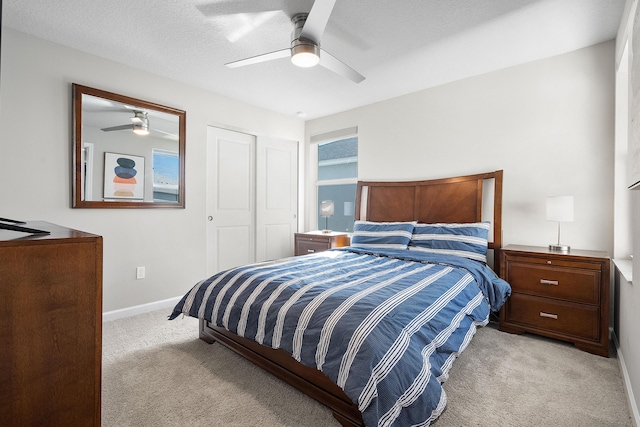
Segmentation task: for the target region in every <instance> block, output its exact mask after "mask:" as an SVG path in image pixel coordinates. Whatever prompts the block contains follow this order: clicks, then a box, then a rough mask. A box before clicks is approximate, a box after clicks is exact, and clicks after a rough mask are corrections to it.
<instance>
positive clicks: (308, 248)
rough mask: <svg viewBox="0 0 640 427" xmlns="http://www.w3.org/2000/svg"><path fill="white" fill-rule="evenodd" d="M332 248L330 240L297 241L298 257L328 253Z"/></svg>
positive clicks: (299, 239) (300, 239) (301, 239)
mask: <svg viewBox="0 0 640 427" xmlns="http://www.w3.org/2000/svg"><path fill="white" fill-rule="evenodd" d="M330 248H331V242H330V240H329V239H317V238H315V239H305V238H298V239H297V240H296V255H306V254H313V253H316V252H322V251H326V250H327V249H330Z"/></svg>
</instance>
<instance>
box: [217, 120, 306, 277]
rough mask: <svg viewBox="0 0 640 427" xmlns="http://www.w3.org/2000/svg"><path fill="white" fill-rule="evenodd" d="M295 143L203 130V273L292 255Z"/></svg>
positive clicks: (296, 167) (294, 223)
mask: <svg viewBox="0 0 640 427" xmlns="http://www.w3.org/2000/svg"><path fill="white" fill-rule="evenodd" d="M297 211H298V143H297V142H295V141H287V140H280V139H274V138H266V137H258V138H257V140H256V137H255V136H253V135H248V134H245V133H241V132H235V131H230V130H227V129H221V128H216V127H211V126H210V127H209V128H208V130H207V274H208V275H212V274H214V273H217V272H218V271H221V270H225V269H227V268H231V267H235V266H238V265H243V264H249V263H252V262H255V261H264V260H267V259H276V258H283V257H288V256H293V254H294V248H293V236H294V233H295V232H296V231H297V224H298V220H297Z"/></svg>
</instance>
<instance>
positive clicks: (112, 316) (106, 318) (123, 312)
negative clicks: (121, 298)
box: [102, 297, 182, 322]
mask: <svg viewBox="0 0 640 427" xmlns="http://www.w3.org/2000/svg"><path fill="white" fill-rule="evenodd" d="M181 298H182V297H175V298H169V299H165V300H162V301H155V302H150V303H147V304H142V305H134V306H133V307H127V308H121V309H119V310H113V311H107V312H106V313H102V321H103V322H110V321H112V320H117V319H123V318H125V317H131V316H135V315H136V314H143V313H148V312H150V311H155V310H161V309H163V308H173V307H174V306H175V305H176V304H177V303H179V302H180V299H181ZM167 316H169V312H167Z"/></svg>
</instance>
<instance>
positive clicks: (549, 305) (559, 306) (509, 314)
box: [505, 293, 601, 341]
mask: <svg viewBox="0 0 640 427" xmlns="http://www.w3.org/2000/svg"><path fill="white" fill-rule="evenodd" d="M506 310H507V311H506V313H505V315H506V319H505V320H506V321H507V322H509V323H511V324H517V325H521V326H529V327H533V328H538V329H541V330H545V331H553V332H557V333H560V334H563V335H569V336H573V337H578V338H584V339H588V340H593V341H597V340H599V339H600V333H601V331H600V309H599V308H598V307H594V306H590V305H583V304H575V303H571V302H566V301H558V300H552V299H546V298H541V297H536V296H530V295H524V294H520V293H513V294H512V295H511V297H510V298H509V306H508V307H506Z"/></svg>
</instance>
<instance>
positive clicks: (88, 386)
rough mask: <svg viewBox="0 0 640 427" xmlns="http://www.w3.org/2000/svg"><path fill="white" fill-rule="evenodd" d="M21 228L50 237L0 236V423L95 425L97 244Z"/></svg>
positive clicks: (77, 235)
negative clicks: (0, 345)
mask: <svg viewBox="0 0 640 427" xmlns="http://www.w3.org/2000/svg"><path fill="white" fill-rule="evenodd" d="M26 226H27V227H30V228H36V229H41V230H47V231H49V232H51V234H49V235H38V236H28V237H22V238H15V236H20V235H18V234H17V233H14V232H7V231H4V230H0V343H2V348H1V349H0V424H2V425H6V426H100V422H101V419H100V415H101V414H100V411H101V402H100V393H101V372H102V371H101V369H102V237H100V236H96V235H93V234H88V233H84V232H81V231H77V230H72V229H69V228H65V227H60V226H57V225H54V224H50V223H46V222H29V223H27V224H26ZM21 236H25V235H24V234H21Z"/></svg>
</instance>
